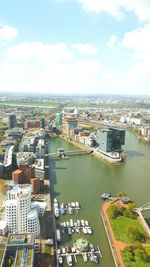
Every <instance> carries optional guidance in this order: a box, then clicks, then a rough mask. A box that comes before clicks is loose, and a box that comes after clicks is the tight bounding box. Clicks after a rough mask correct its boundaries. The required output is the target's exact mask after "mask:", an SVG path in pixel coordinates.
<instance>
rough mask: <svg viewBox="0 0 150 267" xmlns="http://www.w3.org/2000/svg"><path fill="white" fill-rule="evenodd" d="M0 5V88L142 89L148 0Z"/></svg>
mask: <svg viewBox="0 0 150 267" xmlns="http://www.w3.org/2000/svg"><path fill="white" fill-rule="evenodd" d="M0 3H1V10H0V50H1V52H0V54H1V62H0V72H1V76H0V88H1V89H0V91H1V92H3V91H6V92H18V93H23V92H25V93H42V92H43V93H47V94H98V95H99V94H117V95H120V94H122V95H148V94H149V88H148V84H149V82H150V75H149V74H150V73H149V72H150V63H149V62H150V60H149V57H150V50H149V45H150V43H149V42H150V41H149V39H148V36H149V33H150V3H149V1H146V0H143V1H142V0H138V1H132V3H131V1H129V0H123V1H122V2H121V3H120V1H119V0H116V1H112V0H105V2H104V3H102V1H99V0H44V1H41V0H39V1H38V3H37V1H35V0H33V1H32V2H31V1H29V0H27V1H21V2H18V1H16V0H14V1H13V2H9V1H8V0H6V1H5V2H2V1H1V0H0Z"/></svg>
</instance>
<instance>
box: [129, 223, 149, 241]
mask: <svg viewBox="0 0 150 267" xmlns="http://www.w3.org/2000/svg"><path fill="white" fill-rule="evenodd" d="M127 234H128V237H129V238H130V239H131V240H132V241H137V242H145V241H146V237H145V235H144V234H143V233H141V232H139V230H138V229H137V228H135V227H133V226H128V227H127Z"/></svg>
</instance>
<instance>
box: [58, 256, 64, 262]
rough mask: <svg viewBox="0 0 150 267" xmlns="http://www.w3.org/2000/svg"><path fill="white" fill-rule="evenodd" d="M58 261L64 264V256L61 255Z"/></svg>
mask: <svg viewBox="0 0 150 267" xmlns="http://www.w3.org/2000/svg"><path fill="white" fill-rule="evenodd" d="M58 261H59V264H63V257H61V256H59V258H58Z"/></svg>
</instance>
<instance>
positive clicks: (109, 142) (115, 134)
mask: <svg viewBox="0 0 150 267" xmlns="http://www.w3.org/2000/svg"><path fill="white" fill-rule="evenodd" d="M97 143H98V146H99V149H100V150H102V151H103V152H121V151H122V148H121V146H122V145H124V144H125V130H119V129H115V128H109V129H98V131H97Z"/></svg>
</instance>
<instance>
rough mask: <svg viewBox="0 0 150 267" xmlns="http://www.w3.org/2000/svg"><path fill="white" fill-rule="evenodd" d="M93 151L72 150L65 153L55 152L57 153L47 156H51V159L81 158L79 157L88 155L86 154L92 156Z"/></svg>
mask: <svg viewBox="0 0 150 267" xmlns="http://www.w3.org/2000/svg"><path fill="white" fill-rule="evenodd" d="M92 153H93V150H71V151H64V152H55V153H49V154H47V156H50V157H51V158H59V157H60V158H64V159H65V158H67V157H70V156H79V155H86V154H92Z"/></svg>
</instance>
